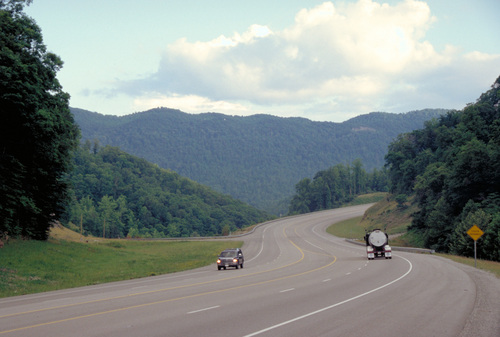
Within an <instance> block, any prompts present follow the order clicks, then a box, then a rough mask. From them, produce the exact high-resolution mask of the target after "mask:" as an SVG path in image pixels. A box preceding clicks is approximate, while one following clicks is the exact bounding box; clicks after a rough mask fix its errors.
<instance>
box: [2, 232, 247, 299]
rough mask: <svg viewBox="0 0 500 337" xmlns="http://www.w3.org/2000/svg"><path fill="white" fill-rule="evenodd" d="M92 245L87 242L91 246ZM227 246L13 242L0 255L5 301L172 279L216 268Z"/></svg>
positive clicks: (55, 237)
mask: <svg viewBox="0 0 500 337" xmlns="http://www.w3.org/2000/svg"><path fill="white" fill-rule="evenodd" d="M87 240H88V241H87ZM241 245H242V242H228V241H203V242H202V241H199V242H198V241H196V242H188V241H173V242H172V241H168V242H165V241H149V242H146V241H128V240H109V239H99V238H86V237H82V236H80V235H79V234H78V233H75V232H72V231H70V230H68V229H66V228H62V227H61V228H54V229H53V230H52V232H51V236H50V239H49V240H48V241H47V242H40V241H23V240H11V241H10V242H9V243H7V244H6V245H5V246H4V247H3V248H2V249H0V297H7V296H15V295H22V294H30V293H37V292H44V291H50V290H57V289H65V288H73V287H79V286H86V285H92V284H99V283H105V282H111V281H118V280H126V279H132V278H139V277H146V276H152V275H160V274H166V273H172V272H177V271H182V270H187V269H193V268H197V267H202V266H206V265H209V264H212V263H213V264H214V268H215V260H216V258H217V255H218V253H219V252H220V251H222V250H224V249H225V248H229V247H241Z"/></svg>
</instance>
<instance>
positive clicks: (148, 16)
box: [25, 0, 500, 122]
mask: <svg viewBox="0 0 500 337" xmlns="http://www.w3.org/2000/svg"><path fill="white" fill-rule="evenodd" d="M25 12H26V14H27V15H28V16H30V17H32V18H33V19H34V20H35V21H36V22H37V24H38V25H39V26H40V28H41V29H42V34H43V38H44V43H45V45H46V46H47V50H48V51H50V52H53V53H55V54H57V55H59V56H60V57H61V59H62V60H63V62H64V67H63V68H62V70H60V71H59V73H58V76H57V77H58V79H59V81H60V82H61V84H62V86H63V90H64V91H66V92H68V93H69V94H70V95H71V99H70V106H71V107H75V108H81V109H85V110H90V111H95V112H98V113H101V114H106V115H118V116H123V115H128V114H132V113H135V112H141V111H146V110H149V109H153V108H157V107H168V108H172V109H179V110H182V111H184V112H187V113H192V114H195V113H204V112H218V113H223V114H226V115H238V116H248V115H254V114H270V115H274V116H280V117H303V118H307V119H310V120H313V121H331V122H342V121H345V120H348V119H350V118H353V117H355V116H358V115H361V114H367V113H370V112H373V111H382V112H391V113H404V112H408V111H414V110H420V109H426V108H445V109H462V108H463V107H464V106H466V104H468V103H472V102H475V100H476V99H477V98H479V96H480V95H481V94H482V93H483V92H485V91H487V90H489V89H490V87H491V85H492V84H493V83H494V82H495V80H496V78H497V77H498V76H499V75H500V37H499V36H500V35H499V34H498V33H499V32H500V20H499V19H498V13H500V1H498V0H476V1H470V0H428V1H415V0H405V1H396V0H387V1H383V0H357V1H354V0H352V1H351V0H347V1H335V0H334V1H324V0H322V1H315V0H302V1H298V0H273V1H269V0H265V1H264V0H252V1H239V0H218V1H207V0H163V1H157V0H142V1H132V0H106V1H101V0H99V1H97V0H86V1H77V0H34V1H33V3H32V4H31V5H30V6H28V7H26V8H25Z"/></svg>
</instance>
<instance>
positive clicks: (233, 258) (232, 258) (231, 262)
mask: <svg viewBox="0 0 500 337" xmlns="http://www.w3.org/2000/svg"><path fill="white" fill-rule="evenodd" d="M243 262H245V258H244V257H243V252H242V251H241V249H239V248H231V249H226V250H224V251H222V252H221V253H220V254H219V258H218V259H217V269H219V270H221V268H224V269H226V268H227V267H235V268H236V269H238V268H239V267H241V268H243Z"/></svg>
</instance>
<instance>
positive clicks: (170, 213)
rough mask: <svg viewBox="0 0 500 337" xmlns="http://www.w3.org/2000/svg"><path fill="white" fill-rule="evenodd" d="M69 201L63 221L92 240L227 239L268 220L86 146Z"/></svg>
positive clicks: (167, 174) (111, 150) (111, 151)
mask: <svg viewBox="0 0 500 337" xmlns="http://www.w3.org/2000/svg"><path fill="white" fill-rule="evenodd" d="M74 160H75V169H74V171H73V172H72V173H71V182H72V185H73V201H72V203H71V204H70V205H69V206H68V211H67V214H66V216H65V218H64V219H63V221H64V222H71V223H72V224H73V225H74V226H76V227H74V228H75V229H77V230H80V229H82V230H83V232H84V233H87V234H92V235H94V236H101V237H102V236H105V237H112V238H122V237H189V236H212V235H227V234H229V233H230V232H232V231H236V230H238V229H241V228H243V227H246V226H249V225H251V224H255V223H258V222H262V221H264V220H267V219H269V216H268V215H266V214H265V213H264V212H262V211H259V210H257V209H255V208H253V207H251V206H248V205H246V204H244V203H243V202H241V201H238V200H235V199H233V198H231V197H230V196H227V195H222V194H220V193H217V192H215V191H213V190H211V189H210V188H208V187H206V186H202V185H200V184H198V183H196V182H194V181H191V180H189V179H187V178H184V177H181V176H180V175H178V174H177V173H175V172H172V171H168V170H165V169H162V168H159V167H158V166H157V165H154V164H151V163H149V162H147V161H146V160H144V159H139V158H137V157H134V156H132V155H129V154H127V153H125V152H123V151H121V150H119V149H118V148H115V147H110V146H106V147H103V148H99V146H98V144H96V143H94V144H91V143H90V141H87V142H86V143H85V144H84V145H83V146H82V148H80V149H78V151H77V152H76V154H75V159H74Z"/></svg>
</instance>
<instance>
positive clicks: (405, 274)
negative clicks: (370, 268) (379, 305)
mask: <svg viewBox="0 0 500 337" xmlns="http://www.w3.org/2000/svg"><path fill="white" fill-rule="evenodd" d="M395 256H398V257H400V258H402V259H403V260H406V262H408V263H409V264H410V269H408V271H407V272H406V273H404V274H403V275H402V276H400V277H398V278H397V279H395V280H393V281H391V282H389V283H386V284H384V285H383V286H380V287H378V288H375V289H372V290H370V291H367V292H365V293H363V294H359V295H357V296H354V297H351V298H349V299H347V300H344V301H342V302H338V303H335V304H332V305H330V306H328V307H325V308H322V309H319V310H316V311H313V312H310V313H308V314H305V315H302V316H299V317H296V318H293V319H291V320H288V321H285V322H282V323H279V324H276V325H273V326H270V327H269V328H265V329H262V330H259V331H256V332H253V333H251V334H249V335H245V336H243V337H252V336H257V335H260V334H261V333H264V332H267V331H270V330H273V329H276V328H279V327H282V326H284V325H287V324H290V323H293V322H296V321H299V320H301V319H304V318H307V317H309V316H313V315H316V314H319V313H321V312H323V311H326V310H330V309H332V308H335V307H338V306H339V305H342V304H345V303H348V302H351V301H354V300H356V299H358V298H361V297H363V296H366V295H368V294H371V293H374V292H376V291H378V290H380V289H383V288H385V287H388V286H390V285H391V284H393V283H396V282H397V281H399V280H401V279H403V278H404V277H406V276H407V275H408V274H409V273H410V272H411V270H412V269H413V265H412V264H411V262H410V261H409V260H408V259H406V258H404V257H402V256H399V255H395Z"/></svg>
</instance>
